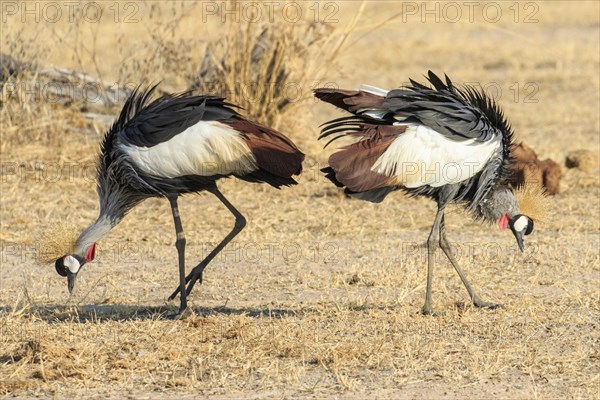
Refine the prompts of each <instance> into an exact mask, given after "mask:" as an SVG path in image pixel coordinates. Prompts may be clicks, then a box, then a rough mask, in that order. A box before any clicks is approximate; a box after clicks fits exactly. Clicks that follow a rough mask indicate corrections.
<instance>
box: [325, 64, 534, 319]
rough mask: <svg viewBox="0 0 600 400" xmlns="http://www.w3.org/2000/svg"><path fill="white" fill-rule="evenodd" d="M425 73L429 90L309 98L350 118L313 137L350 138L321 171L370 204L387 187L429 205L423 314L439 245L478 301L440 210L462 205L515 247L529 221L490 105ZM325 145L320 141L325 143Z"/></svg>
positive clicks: (500, 119) (504, 127)
mask: <svg viewBox="0 0 600 400" xmlns="http://www.w3.org/2000/svg"><path fill="white" fill-rule="evenodd" d="M445 78H446V79H445V82H443V81H442V80H441V79H440V78H438V77H437V76H436V75H435V74H433V73H432V72H431V71H429V76H428V80H429V82H430V83H431V85H433V88H430V87H427V86H425V85H422V84H420V83H417V82H415V81H413V80H412V79H411V80H410V85H409V86H407V87H402V88H400V89H396V90H391V91H386V90H382V89H378V88H373V87H365V88H364V89H361V90H358V91H351V90H338V89H316V90H315V96H316V97H317V98H319V99H321V100H323V101H326V102H328V103H331V104H333V105H335V106H336V107H339V108H341V109H344V110H346V111H349V112H351V113H352V114H353V115H352V116H348V117H342V118H338V119H335V120H333V121H330V122H328V123H326V124H325V127H324V128H323V130H322V133H321V136H320V138H330V137H332V136H333V139H331V140H330V142H329V143H331V141H334V140H336V139H338V138H340V137H344V136H350V137H353V138H357V139H358V140H357V141H355V142H354V143H352V144H350V145H347V146H345V147H342V148H341V150H340V151H338V152H336V153H334V154H332V155H331V156H330V157H329V166H328V167H327V168H324V169H323V170H322V171H323V172H325V173H326V176H327V178H329V179H330V180H331V181H332V182H333V183H334V184H336V185H337V186H339V187H344V188H345V192H346V193H347V194H348V195H350V196H352V197H356V198H359V199H362V200H367V201H371V202H375V203H379V202H381V201H383V199H384V198H385V197H386V196H387V195H388V194H389V193H390V192H393V191H395V190H398V189H401V190H404V191H406V192H408V193H409V194H411V195H421V196H426V197H429V198H431V199H433V200H434V201H436V202H437V214H436V216H435V220H434V222H433V227H432V228H431V233H430V235H429V238H428V240H427V253H428V262H427V291H426V295H425V305H424V306H423V309H422V311H423V313H424V314H432V312H433V310H432V304H431V303H432V302H431V283H432V273H433V262H434V253H435V250H436V248H437V246H438V244H439V247H440V248H441V249H442V251H443V252H444V254H445V255H446V256H447V257H448V259H449V260H450V263H451V264H452V265H453V266H454V268H455V269H456V272H457V273H458V275H459V276H460V278H461V280H462V282H463V284H464V285H465V287H466V289H467V291H468V292H469V296H470V297H471V300H472V302H473V304H474V305H475V306H477V307H488V308H494V307H497V306H498V305H497V304H493V303H489V302H486V301H483V300H481V298H480V297H479V296H478V295H477V294H476V293H475V291H474V290H473V287H472V286H471V285H470V284H469V281H468V280H467V278H466V276H465V274H464V273H463V271H462V269H461V268H460V266H459V265H458V262H457V260H456V259H455V258H454V256H453V253H452V250H451V248H450V246H449V243H448V240H447V239H446V232H445V229H444V209H445V208H446V206H447V205H448V204H449V203H450V202H458V203H461V204H463V205H464V206H465V207H466V208H467V210H469V211H470V212H471V213H472V214H473V215H474V216H475V217H476V218H481V219H483V220H485V221H488V222H498V224H499V226H500V228H501V229H506V228H510V230H511V231H512V233H513V234H514V236H515V238H516V239H517V244H518V246H519V248H520V249H521V251H523V249H524V244H523V238H524V236H525V235H529V234H530V233H531V232H532V231H533V220H532V219H530V218H529V217H527V216H525V215H522V213H521V211H520V209H519V204H518V202H517V199H516V198H515V195H514V193H513V192H512V191H511V189H510V188H509V187H508V184H507V182H506V178H507V176H508V175H509V164H510V162H511V155H510V146H511V140H512V131H511V128H510V125H509V124H508V123H507V121H506V119H505V118H504V116H503V114H502V112H501V111H500V109H499V108H498V106H497V105H496V104H495V102H494V101H493V100H492V99H490V98H489V97H487V96H486V95H485V94H484V93H482V92H480V91H477V90H475V89H474V88H472V87H469V86H465V87H463V88H458V87H456V86H454V85H453V84H452V82H451V81H450V79H449V78H448V77H447V76H446V77H445ZM329 143H328V144H329Z"/></svg>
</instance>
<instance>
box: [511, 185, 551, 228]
mask: <svg viewBox="0 0 600 400" xmlns="http://www.w3.org/2000/svg"><path fill="white" fill-rule="evenodd" d="M514 193H515V197H516V198H517V202H518V203H519V209H520V210H521V213H523V214H524V215H527V216H528V217H529V218H531V219H532V220H534V221H535V222H538V221H539V222H544V221H545V220H547V219H548V216H549V215H550V213H551V204H550V199H549V198H548V194H547V193H546V191H545V190H544V188H543V187H541V186H540V185H538V184H534V183H526V184H524V185H521V186H519V187H518V188H517V189H516V190H515V191H514Z"/></svg>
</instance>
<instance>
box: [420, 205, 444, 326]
mask: <svg viewBox="0 0 600 400" xmlns="http://www.w3.org/2000/svg"><path fill="white" fill-rule="evenodd" d="M442 218H444V208H443V207H438V211H437V214H436V215H435V221H434V222H433V226H432V227H431V233H430V234H429V238H428V239H427V291H426V292H425V305H424V306H423V308H422V309H421V312H422V313H423V314H425V315H431V314H433V308H432V307H431V286H432V281H433V262H434V257H435V250H436V249H437V246H438V235H439V232H440V221H441V220H442Z"/></svg>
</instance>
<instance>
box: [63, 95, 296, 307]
mask: <svg viewBox="0 0 600 400" xmlns="http://www.w3.org/2000/svg"><path fill="white" fill-rule="evenodd" d="M155 89H156V86H154V87H150V88H147V89H143V90H142V89H140V88H139V87H138V88H137V89H136V90H134V91H133V93H132V94H131V95H130V96H129V98H128V99H127V101H126V102H125V104H124V106H123V109H122V110H121V113H120V115H119V117H118V118H117V120H116V121H115V122H114V124H113V126H112V127H111V128H110V129H109V130H108V132H107V133H106V135H105V136H104V139H103V141H102V148H101V151H100V157H99V162H98V174H97V191H98V198H99V201H100V215H99V216H98V218H97V220H96V221H95V222H94V223H93V224H92V225H90V226H89V227H88V228H86V229H85V230H83V232H81V234H80V235H79V236H78V238H77V239H76V240H72V241H70V243H71V246H72V247H69V249H68V250H66V251H65V252H62V251H61V252H58V251H56V252H55V253H58V254H64V255H63V256H60V257H58V258H53V260H55V267H56V271H57V272H58V273H59V274H60V275H61V276H64V277H67V282H68V289H69V292H72V291H73V288H74V286H75V281H76V278H77V274H78V273H79V271H80V270H81V268H82V267H83V266H84V265H85V264H86V263H88V262H91V261H92V260H94V258H95V256H96V242H97V241H98V240H100V239H101V238H102V237H103V236H104V235H106V234H107V233H108V232H109V231H110V230H111V229H112V228H113V227H114V226H116V225H117V224H118V223H119V222H120V221H121V220H122V219H123V217H124V216H125V215H126V214H127V213H128V212H129V211H130V210H131V209H132V208H133V207H135V206H136V205H138V204H139V203H140V202H142V201H143V200H144V199H147V198H150V197H160V198H166V199H168V200H169V203H170V205H171V211H172V214H173V220H174V224H175V231H176V237H177V240H176V248H177V252H178V256H179V257H178V259H179V286H178V288H177V290H175V292H174V293H173V294H172V295H171V296H170V299H171V300H172V299H173V298H175V296H176V295H177V294H180V297H181V305H180V311H183V310H184V309H185V308H186V307H187V303H186V296H187V295H188V294H189V293H190V292H191V290H192V288H193V287H194V284H195V283H196V282H200V283H201V282H202V273H203V271H204V269H205V268H206V266H207V265H208V263H209V262H210V261H211V260H212V259H213V258H214V257H215V256H216V255H217V254H218V253H219V252H220V251H221V250H222V249H223V248H224V247H225V246H226V245H227V243H229V242H230V241H231V240H232V239H233V238H234V237H235V236H236V235H237V234H238V233H240V232H241V230H242V229H243V228H244V227H245V225H246V219H245V218H244V216H243V215H242V214H241V213H240V212H239V211H238V210H237V209H236V208H235V207H234V206H233V205H232V204H231V203H230V202H229V201H228V200H227V199H226V198H225V196H224V195H223V194H222V193H221V192H220V191H219V189H218V188H217V181H218V180H219V179H222V178H226V177H230V176H234V177H236V178H238V179H240V180H243V181H246V182H253V183H267V184H269V185H271V186H273V187H275V188H278V189H279V188H281V187H282V186H291V185H296V184H297V182H296V181H295V180H294V178H293V176H294V175H299V174H300V173H301V171H302V161H303V160H304V154H303V153H302V152H301V151H300V150H298V148H297V147H296V145H295V144H294V143H293V142H292V141H291V140H290V139H289V138H288V137H286V136H285V135H283V134H282V133H280V132H278V131H276V130H274V129H272V128H269V127H267V126H264V125H261V124H259V123H256V122H252V121H250V120H248V119H246V118H245V117H243V116H242V115H240V114H239V113H238V112H237V111H236V108H238V107H237V106H235V105H233V104H231V103H228V102H227V101H225V99H223V98H220V97H213V96H196V95H192V94H191V93H188V92H185V93H179V94H164V95H162V96H160V97H158V98H156V99H154V100H151V98H152V97H153V94H154V91H155ZM202 191H206V192H209V193H211V194H213V195H214V196H216V197H217V199H219V200H220V201H221V203H223V205H225V207H226V208H227V209H228V210H229V211H230V212H231V213H232V214H233V215H234V217H235V225H234V227H233V229H232V230H231V232H230V233H229V234H228V235H227V236H226V237H225V238H224V239H223V240H222V241H221V243H219V245H217V246H216V248H215V249H214V250H213V251H212V252H211V253H210V254H209V255H208V256H207V257H206V258H205V259H204V260H202V261H201V262H200V263H199V264H198V265H197V266H196V267H195V268H193V269H192V271H191V273H190V274H189V275H188V276H186V275H185V258H184V254H185V244H186V239H185V235H184V232H183V227H182V223H181V218H180V213H179V208H178V204H177V199H178V197H179V196H180V195H182V194H186V193H197V192H202ZM63 250H64V249H63ZM55 255H56V254H55Z"/></svg>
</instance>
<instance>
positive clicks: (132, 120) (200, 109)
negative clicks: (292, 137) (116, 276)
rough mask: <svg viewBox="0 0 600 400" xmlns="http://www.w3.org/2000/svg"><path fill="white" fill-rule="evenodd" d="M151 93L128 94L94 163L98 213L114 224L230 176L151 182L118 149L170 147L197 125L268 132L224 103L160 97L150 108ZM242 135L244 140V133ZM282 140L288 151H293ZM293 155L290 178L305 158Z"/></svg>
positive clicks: (269, 179)
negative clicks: (144, 205)
mask: <svg viewBox="0 0 600 400" xmlns="http://www.w3.org/2000/svg"><path fill="white" fill-rule="evenodd" d="M155 89H156V86H153V87H150V88H147V89H145V90H142V89H140V88H137V89H135V90H134V91H133V93H132V94H131V96H130V97H129V98H128V99H127V101H126V102H125V104H124V106H123V109H122V110H121V113H120V115H119V117H118V118H117V119H116V120H115V122H114V124H113V125H112V127H111V128H110V130H109V131H108V132H107V133H106V135H105V137H104V139H103V141H102V144H101V154H100V160H99V163H98V194H99V198H100V207H101V210H105V211H103V213H105V214H108V215H115V218H116V219H119V218H122V216H123V215H124V214H125V213H127V212H128V211H129V210H130V209H131V208H133V207H134V206H135V205H136V204H138V203H139V202H140V201H142V200H144V199H145V198H148V197H169V196H172V195H179V194H185V193H193V192H199V191H202V190H205V189H207V188H210V187H211V186H214V185H215V182H216V181H217V180H219V179H221V178H224V177H227V176H231V175H234V174H233V173H232V174H226V175H220V174H214V175H211V176H200V175H187V176H178V177H172V178H162V177H156V176H152V175H149V174H148V173H146V172H144V171H143V170H142V169H140V168H139V167H138V166H137V165H136V164H135V162H133V160H131V159H130V157H128V155H127V154H126V153H125V152H124V151H123V150H122V149H121V146H119V145H120V144H126V145H134V146H139V147H146V148H150V147H153V146H156V145H158V144H160V143H163V142H167V141H169V140H170V139H172V138H173V137H174V136H176V135H178V134H180V133H181V132H183V131H185V130H186V129H188V128H189V127H191V126H193V125H195V124H197V123H198V122H199V121H219V122H222V123H224V124H235V123H238V122H240V121H242V122H243V123H245V124H246V125H248V124H252V125H251V126H252V127H260V128H261V129H263V130H264V129H268V128H264V127H262V126H260V125H257V124H253V123H250V122H249V121H247V120H244V119H243V117H242V116H241V115H240V114H238V113H237V111H235V109H236V108H238V107H237V106H235V105H233V104H231V103H228V102H226V101H225V100H224V99H223V98H219V97H212V96H192V95H190V94H188V93H180V94H174V95H163V96H161V97H159V98H157V99H155V100H154V101H152V102H150V100H151V98H152V95H153V93H154V91H155ZM271 132H274V131H271ZM275 133H277V132H275ZM241 134H242V136H244V137H246V136H247V134H245V133H241ZM281 137H284V136H283V135H281ZM284 138H285V137H284ZM287 140H288V142H289V144H290V148H293V149H295V150H297V149H296V148H295V146H294V145H293V143H292V142H291V141H289V139H287ZM294 155H295V160H294V162H297V163H298V164H299V166H297V167H295V171H294V173H300V171H301V161H302V159H303V158H304V155H303V154H302V153H301V152H299V151H297V152H296V153H295V154H294ZM259 167H260V165H259ZM236 176H237V177H238V178H240V179H242V180H245V181H249V182H266V183H268V184H270V185H272V186H274V187H277V188H279V187H281V186H289V185H295V184H296V183H297V182H296V181H295V180H294V179H293V178H291V176H278V175H276V174H273V173H272V172H270V171H266V170H263V169H262V168H259V169H258V170H256V171H254V172H251V173H249V174H244V175H236Z"/></svg>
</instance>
